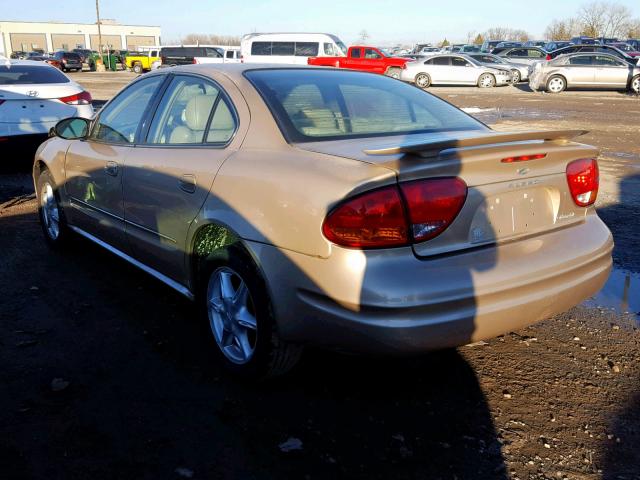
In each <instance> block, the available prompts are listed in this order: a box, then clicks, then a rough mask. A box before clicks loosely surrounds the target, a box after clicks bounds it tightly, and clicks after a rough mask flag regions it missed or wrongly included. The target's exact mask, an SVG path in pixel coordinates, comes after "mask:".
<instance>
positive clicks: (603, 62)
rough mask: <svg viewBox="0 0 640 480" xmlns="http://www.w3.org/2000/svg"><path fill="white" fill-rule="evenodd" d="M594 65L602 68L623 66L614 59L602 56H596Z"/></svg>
mask: <svg viewBox="0 0 640 480" xmlns="http://www.w3.org/2000/svg"><path fill="white" fill-rule="evenodd" d="M593 64H594V65H600V66H602V67H621V66H623V64H622V63H621V62H619V61H618V60H616V59H615V58H612V57H609V56H604V55H598V56H597V57H596V58H595V60H594V62H593Z"/></svg>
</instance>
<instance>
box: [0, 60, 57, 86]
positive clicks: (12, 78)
mask: <svg viewBox="0 0 640 480" xmlns="http://www.w3.org/2000/svg"><path fill="white" fill-rule="evenodd" d="M34 63H36V62H34ZM37 63H38V64H39V63H40V62H37ZM69 81H70V80H69V78H68V77H67V76H66V75H65V74H64V73H62V72H60V70H58V69H56V68H53V67H49V66H48V65H47V66H44V65H34V66H31V65H8V66H6V65H2V66H0V85H36V84H45V83H69Z"/></svg>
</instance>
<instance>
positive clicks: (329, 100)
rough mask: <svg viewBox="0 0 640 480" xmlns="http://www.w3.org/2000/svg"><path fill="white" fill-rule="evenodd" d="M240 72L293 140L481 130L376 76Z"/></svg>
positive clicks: (406, 88) (411, 90) (454, 110)
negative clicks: (255, 89)
mask: <svg viewBox="0 0 640 480" xmlns="http://www.w3.org/2000/svg"><path fill="white" fill-rule="evenodd" d="M245 75H246V76H247V78H248V79H249V80H250V81H251V82H252V83H253V85H254V86H255V87H256V88H257V90H258V91H259V92H260V94H261V95H262V97H263V98H264V100H265V101H266V103H267V104H268V106H269V107H270V109H271V112H272V113H273V114H274V116H275V118H276V120H277V122H278V124H279V126H280V128H281V129H282V130H283V133H284V134H285V136H286V137H287V138H288V139H289V140H290V141H294V142H296V141H313V140H326V139H340V138H349V137H372V136H383V135H401V134H411V133H425V132H433V131H443V130H484V129H485V127H484V125H482V124H481V123H480V122H478V121H477V120H475V119H473V118H472V117H470V116H469V115H467V114H465V113H463V112H461V111H460V110H458V109H457V108H455V107H453V106H452V105H449V104H448V103H446V102H444V101H442V100H440V99H438V98H437V97H435V96H433V95H431V94H428V93H426V92H423V91H422V90H419V89H417V88H415V87H412V86H410V85H408V84H405V83H402V82H396V81H394V80H393V79H390V78H388V77H385V76H382V75H380V76H378V75H368V74H365V73H358V72H348V71H342V72H335V71H318V70H303V69H300V70H291V69H276V70H251V71H248V72H246V73H245Z"/></svg>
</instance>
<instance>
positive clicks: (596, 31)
mask: <svg viewBox="0 0 640 480" xmlns="http://www.w3.org/2000/svg"><path fill="white" fill-rule="evenodd" d="M607 9H608V5H607V3H605V2H590V3H586V4H584V5H583V6H582V7H580V11H579V13H578V16H579V17H580V22H581V23H582V31H581V32H580V33H582V35H586V36H588V37H600V36H602V34H603V32H604V29H605V27H606V23H607V18H606V17H607Z"/></svg>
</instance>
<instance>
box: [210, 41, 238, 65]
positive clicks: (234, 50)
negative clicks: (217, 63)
mask: <svg viewBox="0 0 640 480" xmlns="http://www.w3.org/2000/svg"><path fill="white" fill-rule="evenodd" d="M214 47H215V48H217V49H218V50H220V51H221V52H222V56H223V58H224V63H240V47H239V46H235V45H234V46H229V45H214Z"/></svg>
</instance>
